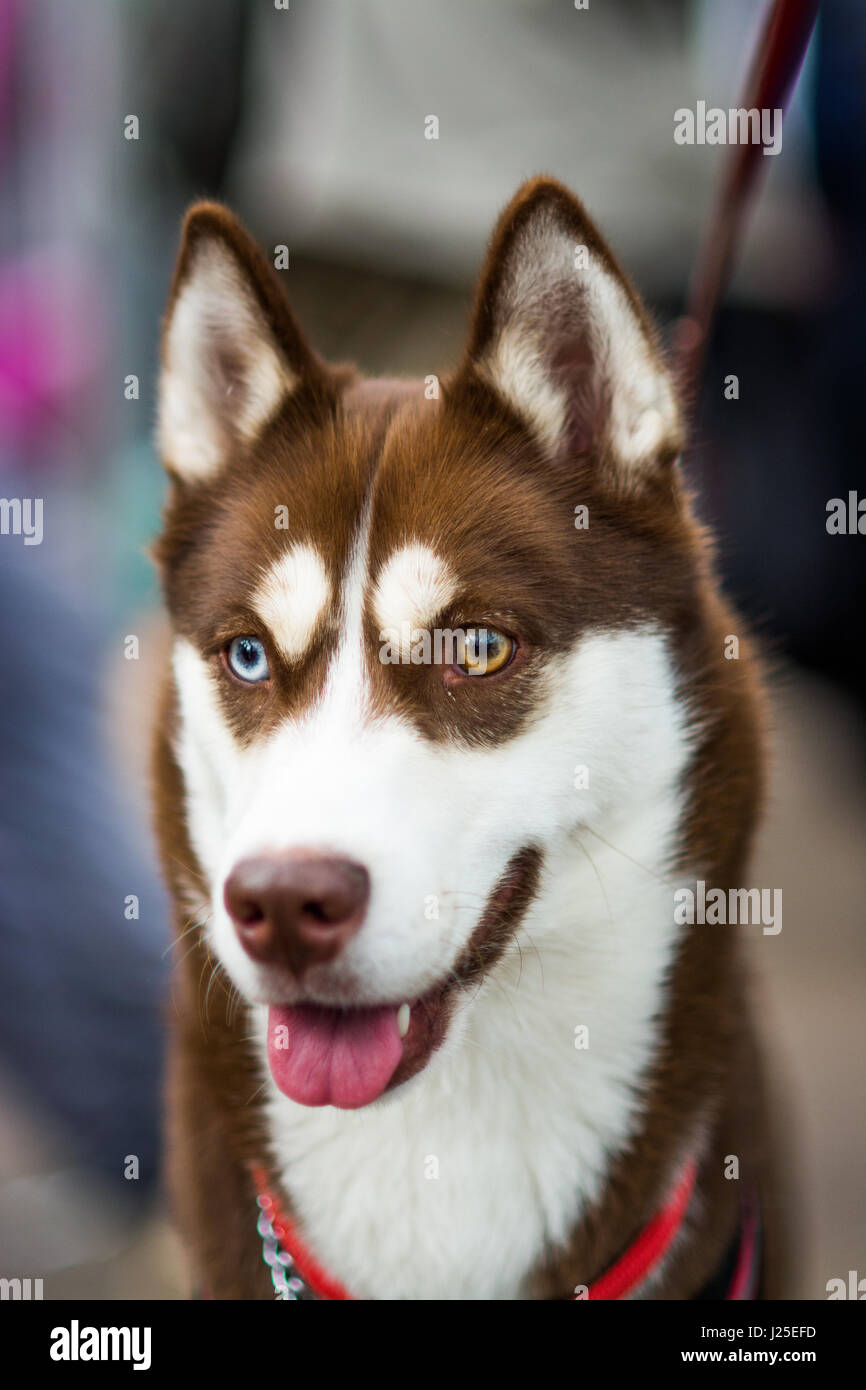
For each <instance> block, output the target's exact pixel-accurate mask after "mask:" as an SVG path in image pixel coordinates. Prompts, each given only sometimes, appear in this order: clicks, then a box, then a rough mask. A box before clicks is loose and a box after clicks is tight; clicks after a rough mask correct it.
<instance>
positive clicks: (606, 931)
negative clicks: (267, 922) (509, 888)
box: [259, 788, 680, 1299]
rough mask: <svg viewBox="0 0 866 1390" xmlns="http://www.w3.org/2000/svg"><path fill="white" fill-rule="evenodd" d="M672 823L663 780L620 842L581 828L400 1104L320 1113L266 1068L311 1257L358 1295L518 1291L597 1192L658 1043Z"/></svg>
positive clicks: (276, 1145) (628, 1127) (398, 1097)
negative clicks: (278, 1085) (509, 947)
mask: <svg viewBox="0 0 866 1390" xmlns="http://www.w3.org/2000/svg"><path fill="white" fill-rule="evenodd" d="M679 812H680V805H679V797H678V796H677V795H676V794H675V792H674V791H673V789H672V788H670V789H669V793H668V795H667V797H666V798H665V799H663V800H662V801H661V802H660V801H659V800H658V799H657V798H655V799H654V800H653V803H652V805H649V804H648V805H647V807H646V809H645V810H637V811H634V812H633V813H632V815H631V816H630V818H629V819H628V821H626V822H624V823H622V824H620V825H618V826H606V827H605V832H604V835H605V840H607V841H608V842H609V843H608V844H605V843H603V842H602V841H601V840H600V839H598V838H597V837H596V836H595V835H594V834H593V833H591V832H584V833H583V834H582V835H581V836H578V837H571V838H570V839H569V841H568V842H567V843H566V842H563V843H562V844H560V845H559V846H557V847H556V849H555V851H554V852H553V854H552V855H549V857H548V863H547V870H546V873H545V878H544V884H543V889H542V892H541V894H540V896H539V898H538V899H537V901H536V903H535V905H534V907H533V909H532V911H531V913H530V914H529V916H528V917H527V920H526V922H525V924H524V927H523V929H522V930H521V932H520V934H519V944H520V951H519V952H518V950H517V949H514V950H513V951H511V952H510V953H509V954H508V955H507V956H506V957H505V958H503V960H502V961H501V962H500V964H499V965H498V967H497V968H496V970H495V971H494V972H493V973H492V974H491V975H490V976H489V977H488V979H487V981H486V982H485V984H484V987H483V989H482V991H481V992H480V994H479V995H478V997H477V998H476V999H475V1000H474V1002H469V1003H468V1006H467V1008H466V1009H465V1010H463V1011H461V1014H460V1016H459V1017H458V1018H457V1019H456V1020H455V1026H454V1027H453V1028H452V1031H451V1035H450V1036H449V1038H448V1040H447V1042H446V1045H445V1047H444V1048H443V1049H442V1050H441V1052H440V1053H439V1054H438V1055H437V1056H436V1057H435V1058H434V1059H433V1062H432V1063H431V1064H430V1065H429V1066H428V1068H427V1069H426V1071H425V1072H424V1073H422V1074H421V1075H420V1076H419V1077H417V1078H416V1079H415V1080H414V1081H413V1082H411V1083H409V1084H408V1085H407V1086H405V1087H403V1088H402V1089H400V1090H398V1091H397V1092H395V1093H394V1095H393V1096H389V1097H386V1098H385V1099H384V1100H383V1101H382V1102H380V1103H378V1104H376V1105H374V1106H371V1107H369V1108H368V1109H365V1110H363V1111H358V1112H348V1111H339V1110H335V1109H332V1108H331V1107H327V1108H324V1109H312V1110H311V1109H307V1108H305V1107H302V1106H298V1105H296V1104H294V1103H293V1102H292V1101H290V1100H288V1099H287V1098H286V1097H285V1096H283V1095H281V1094H280V1093H279V1092H277V1091H276V1089H275V1087H274V1086H273V1083H272V1082H271V1080H270V1077H269V1076H268V1081H267V1095H268V1099H267V1114H268V1124H269V1132H270V1138H271V1146H272V1153H273V1157H274V1159H275V1162H276V1168H277V1171H278V1172H280V1173H281V1175H282V1178H283V1182H284V1184H285V1187H286V1190H287V1192H289V1193H290V1194H291V1198H292V1202H293V1205H294V1209H295V1211H296V1212H297V1215H298V1217H299V1219H300V1221H301V1223H302V1226H303V1229H304V1231H305V1234H306V1237H307V1239H308V1241H309V1242H310V1245H311V1248H312V1249H313V1251H314V1252H315V1254H316V1256H317V1257H318V1259H319V1260H320V1261H321V1262H322V1263H323V1264H324V1266H325V1267H326V1268H327V1269H328V1270H329V1272H330V1273H331V1274H332V1275H334V1276H335V1277H336V1278H338V1279H339V1280H341V1281H342V1282H343V1283H344V1284H345V1285H346V1286H347V1287H348V1289H349V1290H350V1292H352V1293H353V1295H354V1296H356V1297H358V1298H379V1299H407V1298H408V1299H511V1298H519V1297H521V1292H522V1289H523V1287H524V1284H525V1280H526V1277H527V1275H528V1273H529V1272H530V1271H531V1269H532V1267H533V1265H534V1264H535V1263H536V1261H537V1260H538V1259H539V1257H540V1255H541V1254H542V1252H543V1250H544V1249H545V1247H546V1246H550V1245H553V1244H556V1243H557V1242H559V1241H561V1240H563V1239H565V1238H566V1236H567V1235H568V1232H569V1230H570V1229H571V1228H572V1226H573V1225H574V1223H575V1222H576V1221H577V1220H578V1219H579V1217H580V1214H581V1211H582V1209H584V1208H585V1206H586V1205H587V1204H588V1203H589V1202H591V1201H592V1199H593V1198H594V1197H595V1195H596V1194H597V1193H598V1192H599V1190H600V1188H601V1187H602V1185H603V1182H604V1177H605V1173H606V1171H607V1168H608V1166H609V1163H610V1159H611V1155H612V1154H614V1153H616V1152H618V1151H619V1150H621V1149H622V1147H623V1145H624V1144H625V1142H626V1141H627V1139H628V1137H629V1134H630V1133H631V1132H632V1131H633V1128H634V1124H635V1120H636V1116H637V1113H638V1111H639V1107H640V1084H641V1079H642V1077H643V1075H644V1074H645V1072H646V1070H647V1069H648V1067H649V1066H650V1064H651V1062H652V1059H653V1055H654V1051H655V1045H656V1028H657V1024H656V1020H657V1019H658V1016H659V1013H660V1011H661V1010H662V1008H663V1005H664V1000H663V990H664V978H665V972H666V969H667V967H668V966H669V963H670V960H671V956H672V953H673V950H674V948H675V943H676V933H677V928H676V927H675V925H674V920H673V910H672V903H673V886H672V883H671V882H670V881H669V880H668V879H666V877H665V875H664V871H663V866H664V865H665V863H666V862H667V858H668V852H669V850H670V847H671V844H672V841H673V836H674V835H675V830H676V825H677V822H678V818H679ZM578 841H579V843H578ZM613 846H616V848H613ZM259 1012H260V1013H261V1021H260V1031H261V1033H262V1036H263V1034H264V1026H265V1022H264V1020H265V1015H264V1010H260V1011H259ZM576 1030H586V1031H585V1032H584V1031H576ZM576 1044H577V1045H576ZM264 1066H265V1064H264V1060H263V1067H264ZM266 1070H267V1069H266V1067H265V1071H266Z"/></svg>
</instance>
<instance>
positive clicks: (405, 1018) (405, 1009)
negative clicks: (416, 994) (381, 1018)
mask: <svg viewBox="0 0 866 1390" xmlns="http://www.w3.org/2000/svg"><path fill="white" fill-rule="evenodd" d="M411 1012H412V1011H411V1009H410V1008H409V1005H408V1004H401V1005H400V1007H399V1009H398V1010H397V1032H398V1033H399V1034H400V1037H401V1038H405V1036H406V1034H407V1033H408V1032H409V1015H410V1013H411Z"/></svg>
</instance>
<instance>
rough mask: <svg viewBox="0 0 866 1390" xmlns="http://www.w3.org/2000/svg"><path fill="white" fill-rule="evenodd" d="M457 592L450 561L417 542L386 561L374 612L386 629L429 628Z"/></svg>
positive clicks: (378, 584)
mask: <svg viewBox="0 0 866 1390" xmlns="http://www.w3.org/2000/svg"><path fill="white" fill-rule="evenodd" d="M456 592H457V580H456V577H455V575H454V573H453V571H452V569H451V567H450V565H449V564H448V563H447V561H446V560H443V559H442V557H441V556H440V555H437V554H436V551H435V550H433V549H431V547H430V546H429V545H423V544H422V543H421V542H420V541H413V542H411V543H410V544H409V545H404V546H401V547H400V549H399V550H395V551H394V552H393V553H392V554H391V555H390V556H389V558H388V560H387V561H386V562H385V564H384V566H383V567H382V570H381V573H380V575H379V578H378V581H377V583H376V588H375V590H374V593H373V613H374V615H375V617H376V620H377V622H378V623H379V625H380V627H382V628H399V627H400V625H401V624H402V623H406V622H408V623H409V624H410V625H411V626H412V627H429V625H430V624H431V623H432V621H433V619H434V618H435V617H436V615H437V613H441V611H442V609H443V608H445V607H446V606H447V604H449V603H450V602H451V600H452V599H453V598H454V595H455V593H456Z"/></svg>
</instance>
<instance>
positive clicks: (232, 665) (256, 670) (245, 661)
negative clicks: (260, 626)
mask: <svg viewBox="0 0 866 1390" xmlns="http://www.w3.org/2000/svg"><path fill="white" fill-rule="evenodd" d="M226 660H227V662H228V664H229V669H230V670H231V672H232V674H233V675H235V676H237V677H238V679H239V680H242V681H249V682H250V683H251V684H256V683H257V682H258V681H266V680H267V679H268V677H269V676H270V674H271V671H270V667H269V666H268V658H267V655H266V654H265V649H264V647H263V645H262V643H261V642H260V641H259V639H258V637H235V639H234V640H233V641H232V642H231V643H230V644H229V649H228V652H227V653H226Z"/></svg>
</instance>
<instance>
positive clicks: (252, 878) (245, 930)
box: [223, 854, 370, 975]
mask: <svg viewBox="0 0 866 1390" xmlns="http://www.w3.org/2000/svg"><path fill="white" fill-rule="evenodd" d="M223 896H224V899H225V905H226V909H227V911H228V913H229V916H230V917H231V919H232V921H233V922H234V924H235V930H236V931H237V934H238V937H239V939H240V943H241V945H242V946H243V948H244V950H245V951H246V952H247V955H249V956H251V957H252V958H253V960H255V961H258V962H260V963H261V964H262V965H282V966H285V967H286V968H287V969H288V970H290V971H291V972H292V974H293V975H301V974H303V972H304V970H306V968H307V966H309V965H319V964H322V963H324V962H325V961H329V960H333V958H334V956H336V955H338V954H339V952H340V951H342V949H343V947H344V946H345V945H346V943H347V942H348V941H349V940H350V939H351V938H352V937H353V936H354V935H355V932H356V931H357V930H358V928H359V927H360V925H361V923H362V922H363V920H364V916H365V914H366V911H367V903H368V901H369V898H370V875H369V874H368V873H367V870H366V869H365V868H364V867H363V866H362V865H361V864H353V863H352V861H351V860H350V859H335V858H328V857H326V856H323V855H318V854H294V855H288V854H281V855H276V854H274V855H260V856H258V857H257V858H254V859H242V860H241V862H240V863H239V864H237V865H235V867H234V868H233V869H232V871H231V873H230V874H229V876H228V878H227V879H226V885H225V890H224V894H223Z"/></svg>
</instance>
